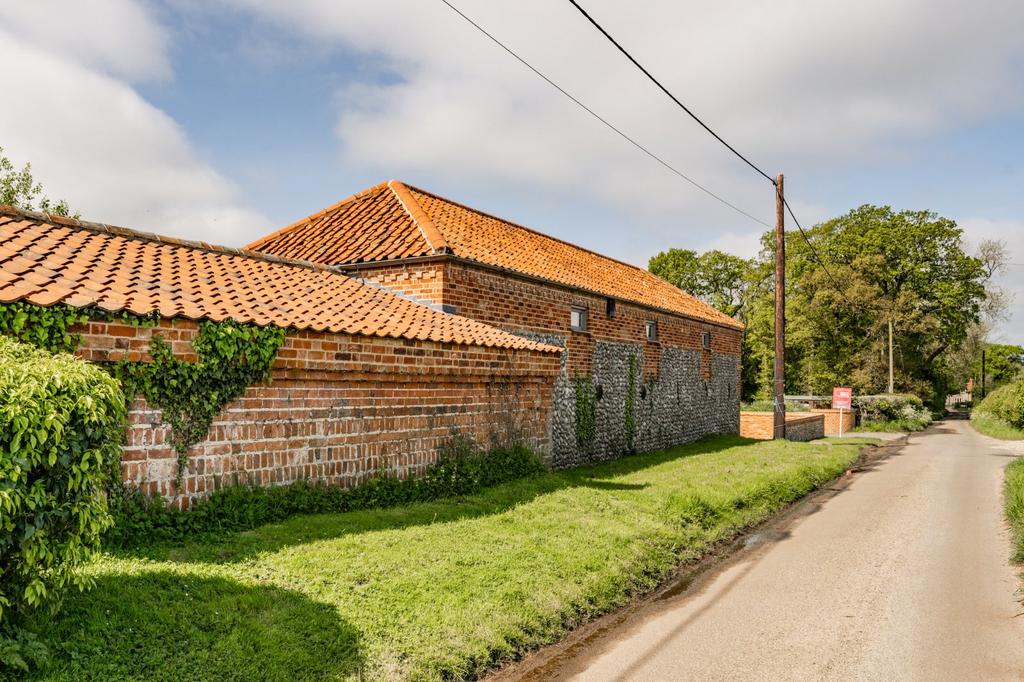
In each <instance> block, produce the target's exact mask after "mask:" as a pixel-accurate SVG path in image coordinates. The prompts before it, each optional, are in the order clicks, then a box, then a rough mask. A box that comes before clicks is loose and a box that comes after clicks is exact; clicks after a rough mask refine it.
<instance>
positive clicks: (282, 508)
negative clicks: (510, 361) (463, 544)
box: [104, 436, 545, 547]
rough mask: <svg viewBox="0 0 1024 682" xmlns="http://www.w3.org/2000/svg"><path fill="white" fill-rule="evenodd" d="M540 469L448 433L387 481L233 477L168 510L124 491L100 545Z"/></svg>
mask: <svg viewBox="0 0 1024 682" xmlns="http://www.w3.org/2000/svg"><path fill="white" fill-rule="evenodd" d="M543 471H545V467H544V464H543V463H542V462H541V460H540V458H538V457H537V455H536V454H534V453H533V452H532V451H530V450H529V449H527V448H525V447H522V446H514V447H509V448H501V449H495V450H490V451H486V452H484V451H482V450H480V448H479V447H478V446H476V444H475V443H473V442H472V441H471V440H469V439H467V438H464V437H461V436H453V437H452V438H451V439H449V441H448V443H447V444H446V445H445V446H444V447H443V448H442V449H441V453H440V456H439V459H438V461H437V462H435V463H434V464H431V465H430V466H429V467H428V468H427V470H426V472H424V474H423V475H422V476H413V477H409V478H395V477H393V476H387V475H385V474H383V473H380V474H378V475H376V476H373V477H372V478H370V479H369V480H367V481H366V482H365V483H363V484H362V485H360V486H358V487H355V488H341V487H339V486H332V485H327V484H324V483H313V482H308V481H298V482H295V483H291V484H288V485H284V486H272V487H266V486H256V485H249V484H246V483H241V482H235V483H234V484H233V485H229V486H226V487H223V488H221V489H219V490H217V491H215V492H214V493H212V494H211V495H210V496H209V497H207V498H205V499H203V500H200V501H199V502H197V503H196V504H195V505H193V507H192V508H191V509H190V510H188V511H182V510H180V509H177V508H175V507H169V506H168V505H167V504H166V503H165V501H164V500H163V499H162V498H160V497H153V498H147V497H145V496H144V495H142V494H141V493H139V492H137V491H132V490H127V489H125V490H124V491H123V493H122V494H121V495H118V496H115V497H114V498H113V499H112V502H111V505H112V511H113V514H114V517H115V518H116V520H117V522H116V524H115V525H114V527H113V528H111V529H110V530H109V531H108V532H107V534H106V536H105V538H104V542H105V543H106V544H107V545H109V546H112V547H133V546H138V545H141V544H146V543H151V542H177V541H181V540H184V539H187V538H192V537H195V536H196V535H199V534H203V533H214V532H225V531H239V530H247V529H250V528H255V527H257V526H261V525H263V524H266V523H272V522H276V521H281V520H283V519H286V518H288V517H290V516H294V515H296V514H315V513H324V512H345V511H353V510H356V509H371V508H381V507H391V506H395V505H400V504H409V503H412V502H426V501H429V500H435V499H438V498H442V497H455V496H461V495H469V494H472V493H475V492H478V491H480V490H482V489H484V488H488V487H491V486H494V485H498V484H500V483H505V482H508V481H513V480H516V479H520V478H525V477H527V476H533V475H535V474H538V473H541V472H543Z"/></svg>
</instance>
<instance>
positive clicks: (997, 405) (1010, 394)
mask: <svg viewBox="0 0 1024 682" xmlns="http://www.w3.org/2000/svg"><path fill="white" fill-rule="evenodd" d="M974 413H975V414H989V415H991V416H993V417H995V418H996V419H998V420H1000V421H1003V422H1006V423H1007V424H1009V425H1010V426H1013V427H1014V428H1018V429H1024V380H1022V381H1015V382H1013V383H1012V384H1006V385H1005V386H1001V387H999V388H997V389H996V390H994V391H992V392H991V393H989V394H988V396H986V397H985V399H984V400H982V401H981V402H980V403H978V406H977V407H976V408H974Z"/></svg>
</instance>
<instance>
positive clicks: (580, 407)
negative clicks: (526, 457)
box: [551, 341, 739, 467]
mask: <svg viewBox="0 0 1024 682" xmlns="http://www.w3.org/2000/svg"><path fill="white" fill-rule="evenodd" d="M645 350H647V351H648V352H647V353H646V354H645V352H644V351H645ZM645 355H646V356H649V355H650V351H649V349H646V348H645V347H644V346H641V345H639V344H626V343H616V342H607V341H597V342H596V343H595V346H594V356H593V365H592V372H591V373H590V374H587V375H581V374H576V375H575V376H569V374H568V373H565V372H563V373H562V374H561V375H560V376H559V379H558V381H557V382H556V384H555V393H554V414H553V415H552V434H551V441H552V464H553V465H554V466H557V467H568V466H576V465H579V464H583V463H585V462H589V461H596V460H603V459H610V458H615V457H619V456H621V455H622V454H624V453H629V452H647V451H651V450H658V449H662V448H667V447H671V446H673V445H678V444H681V443H687V442H690V441H693V440H697V439H699V438H701V437H703V436H705V435H708V434H712V433H737V432H738V430H739V395H738V376H739V363H738V358H737V357H736V356H735V355H729V354H724V353H706V354H705V353H703V352H701V351H695V350H689V349H684V348H677V347H671V346H668V347H664V348H661V349H660V352H659V359H658V370H657V373H654V372H650V371H648V370H647V368H646V367H645V361H646V360H645Z"/></svg>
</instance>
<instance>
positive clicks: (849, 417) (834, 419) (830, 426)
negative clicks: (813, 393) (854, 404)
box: [811, 408, 857, 436]
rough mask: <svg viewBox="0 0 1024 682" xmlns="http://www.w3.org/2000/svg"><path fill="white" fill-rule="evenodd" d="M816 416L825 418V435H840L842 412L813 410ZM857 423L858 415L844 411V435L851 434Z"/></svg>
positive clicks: (828, 409) (824, 409)
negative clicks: (840, 416)
mask: <svg viewBox="0 0 1024 682" xmlns="http://www.w3.org/2000/svg"><path fill="white" fill-rule="evenodd" d="M811 412H812V413H814V414H820V415H822V416H823V417H825V435H826V436H838V435H839V414H840V410H833V409H831V408H820V409H813V410H811ZM856 423H857V414H856V413H855V412H854V411H853V410H842V424H843V431H842V432H843V433H844V434H846V433H849V432H850V431H851V430H852V429H853V427H854V426H855V425H856Z"/></svg>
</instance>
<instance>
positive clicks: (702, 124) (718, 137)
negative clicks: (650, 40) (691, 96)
mask: <svg viewBox="0 0 1024 682" xmlns="http://www.w3.org/2000/svg"><path fill="white" fill-rule="evenodd" d="M569 2H570V3H572V6H573V7H575V8H576V9H578V10H579V11H580V14H582V15H583V16H585V17H586V18H587V21H589V22H590V23H591V24H593V25H594V28H596V29H597V30H598V31H600V32H601V33H602V34H604V37H605V38H607V39H608V40H610V41H611V43H612V45H614V46H615V47H617V48H618V50H619V52H621V53H622V54H624V55H625V56H626V59H628V60H629V61H631V62H633V65H634V66H636V68H638V69H640V70H641V71H642V72H643V74H644V75H645V76H647V77H648V78H649V79H650V80H651V82H652V83H654V84H655V85H657V86H658V89H660V90H661V91H662V92H664V93H665V94H666V95H668V97H669V99H671V100H672V101H673V102H675V103H676V104H677V105H678V106H679V108H680V109H682V110H683V111H685V112H686V113H687V114H689V115H690V118H692V119H693V120H694V121H696V122H697V123H699V124H700V127H701V128H703V129H704V130H706V131H708V132H709V133H711V136H712V137H714V138H715V139H716V140H718V141H719V142H721V143H722V144H724V145H725V146H726V148H727V149H728V150H729V151H731V152H732V153H733V154H735V155H736V156H738V157H739V158H741V159H743V162H744V163H746V164H747V165H748V166H750V167H751V168H753V169H754V170H755V171H757V172H758V173H760V174H761V175H762V176H764V178H765V179H766V180H767V181H768V182H770V183H772V184H773V185H774V184H775V178H773V177H772V176H770V175H768V174H767V173H765V172H764V171H763V170H761V169H760V168H758V167H757V166H756V165H755V164H754V162H753V161H751V160H750V159H748V158H747V157H745V156H743V154H740V153H739V152H738V151H737V150H736V148H735V147H733V146H732V145H731V144H729V143H728V142H726V141H725V140H724V139H722V136H721V135H719V134H718V133H716V132H715V131H714V130H712V129H711V127H710V126H709V125H708V124H707V123H705V122H704V121H702V120H701V119H700V117H699V116H697V114H695V113H693V111H691V110H690V108H689V107H688V106H686V105H685V104H683V103H682V102H681V101H679V98H678V97H676V96H675V95H673V94H672V93H671V92H669V90H668V88H666V87H665V86H664V85H662V84H661V81H659V80H658V79H657V78H655V77H654V76H652V75H651V72H650V71H648V70H647V69H645V68H644V67H643V65H642V64H641V63H640V62H638V61H637V60H636V59H635V58H634V57H633V55H631V54H630V53H629V52H628V51H627V50H626V48H624V47H622V45H621V44H619V41H617V40H615V38H613V37H612V36H611V34H610V33H608V31H606V30H604V27H603V26H601V24H599V23H597V21H596V20H595V19H594V17H592V16H590V14H589V13H588V12H587V10H585V9H583V8H582V7H581V6H580V4H579V3H578V2H576V0H569Z"/></svg>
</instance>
